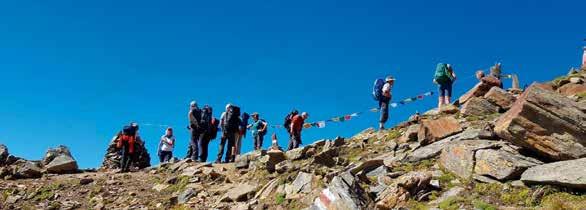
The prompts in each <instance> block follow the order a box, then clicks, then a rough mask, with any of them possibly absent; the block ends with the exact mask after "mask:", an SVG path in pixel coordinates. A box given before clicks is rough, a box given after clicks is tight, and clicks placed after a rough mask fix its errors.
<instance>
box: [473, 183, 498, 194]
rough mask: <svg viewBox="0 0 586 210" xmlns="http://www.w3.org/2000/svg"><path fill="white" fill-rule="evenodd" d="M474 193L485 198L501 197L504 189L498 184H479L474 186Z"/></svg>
mask: <svg viewBox="0 0 586 210" xmlns="http://www.w3.org/2000/svg"><path fill="white" fill-rule="evenodd" d="M474 192H476V193H478V194H479V195H484V196H494V195H500V194H501V193H502V192H503V187H502V185H501V184H498V183H478V184H476V185H474Z"/></svg>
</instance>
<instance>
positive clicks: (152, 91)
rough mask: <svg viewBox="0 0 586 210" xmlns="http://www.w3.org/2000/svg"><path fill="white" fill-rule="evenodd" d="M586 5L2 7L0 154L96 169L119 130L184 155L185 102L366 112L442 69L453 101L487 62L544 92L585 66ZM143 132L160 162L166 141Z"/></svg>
mask: <svg viewBox="0 0 586 210" xmlns="http://www.w3.org/2000/svg"><path fill="white" fill-rule="evenodd" d="M584 8H586V3H585V2H584V1H577V0H576V1H564V2H563V3H560V2H557V3H556V1H553V0H542V1H532V0H519V1H510V0H495V1H480V2H479V1H419V0H414V1H328V0H324V1H282V2H278V1H107V0H102V1H28V0H21V1H4V2H2V3H0V25H1V28H0V30H1V33H0V72H1V76H0V143H3V144H6V145H8V147H9V149H10V151H11V153H13V154H15V155H17V156H21V157H25V158H28V159H40V158H41V157H42V156H43V155H44V152H45V150H46V149H47V148H49V147H54V146H57V145H59V144H64V145H67V146H69V147H70V148H71V150H72V152H73V154H74V156H75V158H76V159H77V160H78V161H79V163H80V166H81V167H98V166H99V165H100V163H101V160H102V157H103V155H104V153H105V149H106V146H107V144H108V142H109V140H110V138H111V137H112V136H113V134H114V133H116V132H117V131H118V130H119V129H120V127H121V126H122V125H123V124H126V123H128V122H129V121H138V122H140V123H147V122H148V123H160V124H170V125H173V126H174V127H175V128H176V135H177V137H178V147H177V148H176V152H175V154H176V155H178V156H181V157H182V156H184V154H185V152H186V151H185V150H186V145H187V142H188V132H187V130H185V129H184V127H185V126H186V124H187V119H186V112H187V109H188V104H189V101H190V100H192V99H195V100H197V101H198V102H199V103H200V104H202V105H203V104H210V105H212V106H213V107H214V108H215V115H216V116H218V115H219V113H220V110H222V109H223V107H224V105H225V104H226V103H227V102H232V103H235V104H237V105H240V106H241V107H242V108H243V110H244V111H248V112H254V111H258V112H260V113H261V115H262V117H263V118H266V119H267V120H268V121H269V122H274V123H278V124H280V123H282V119H283V116H284V115H285V114H286V113H287V112H288V111H289V110H291V108H294V107H295V108H298V109H299V110H302V111H308V112H309V113H310V115H311V116H310V120H311V121H314V120H320V119H327V118H330V117H333V116H336V115H339V114H344V113H351V112H355V111H362V110H364V109H367V108H369V107H373V106H376V103H375V102H374V101H373V100H372V99H371V95H370V91H371V86H372V82H373V80H374V79H375V78H378V77H383V76H385V75H387V74H392V75H394V76H395V77H396V78H397V82H396V85H395V88H394V90H393V92H394V97H395V99H401V98H404V97H408V96H412V95H414V94H417V93H420V92H425V91H429V90H435V89H436V87H435V86H434V85H433V84H432V83H431V80H432V76H433V71H434V69H435V65H436V63H437V62H449V63H452V64H453V65H454V66H455V70H456V72H457V73H458V75H459V77H460V78H462V79H461V80H460V81H458V82H457V83H456V86H455V90H454V91H455V93H456V95H459V94H461V93H463V92H464V91H466V90H467V89H468V88H470V87H471V86H472V85H473V84H474V81H473V80H471V79H468V80H465V79H463V78H470V76H471V75H472V73H473V72H474V71H475V70H477V69H479V68H487V67H489V66H490V65H492V64H494V63H495V62H497V61H500V62H502V63H503V66H504V71H506V72H515V73H518V74H520V77H521V81H522V83H530V82H531V81H542V80H548V79H551V78H553V77H554V76H556V75H561V74H565V73H566V72H567V71H568V69H569V68H570V67H571V66H577V65H578V64H579V62H580V59H581V53H582V49H581V47H582V45H583V42H582V39H583V38H586V27H585V26H586V25H585V24H584V21H585V20H586V13H585V12H584V10H583V9H584ZM435 105H436V99H435V97H434V98H428V99H426V100H425V101H419V102H416V103H413V104H410V105H408V106H403V107H400V108H398V109H394V110H392V111H391V122H390V123H392V124H395V123H397V122H399V121H402V120H404V119H406V118H407V117H408V116H409V115H410V114H412V113H414V112H415V111H416V110H420V111H425V110H427V109H429V108H432V107H433V106H435ZM377 118H378V116H377V115H376V114H366V115H363V116H362V117H360V118H357V119H354V120H352V121H349V122H345V123H342V124H336V125H332V124H329V125H328V127H327V128H324V129H309V130H307V131H305V132H304V141H305V142H304V143H310V142H312V141H314V140H317V139H321V138H332V137H335V136H337V135H341V136H351V135H353V134H355V133H357V132H359V131H361V130H363V129H365V128H368V127H371V126H375V125H376V119H377ZM273 131H275V130H274V129H273V130H271V131H270V132H271V133H272V132H273ZM141 133H142V136H143V138H144V139H146V140H147V143H148V148H149V149H150V152H151V155H153V161H152V163H153V164H157V162H158V161H157V160H156V158H155V154H156V151H155V149H156V145H157V142H158V139H159V137H160V136H161V135H162V134H163V129H162V128H158V127H145V126H143V127H142V130H141ZM278 134H279V137H280V140H281V145H282V146H285V143H286V136H285V134H284V133H283V132H278ZM251 142H252V140H251V139H250V136H249V137H248V138H247V139H245V145H244V150H250V149H251V148H252V143H251ZM217 144H218V140H216V141H214V142H212V143H211V145H210V150H211V151H210V153H211V154H210V156H211V157H210V160H212V159H213V158H215V153H216V149H217ZM269 144H270V143H269V140H267V141H265V147H266V146H268V145H269Z"/></svg>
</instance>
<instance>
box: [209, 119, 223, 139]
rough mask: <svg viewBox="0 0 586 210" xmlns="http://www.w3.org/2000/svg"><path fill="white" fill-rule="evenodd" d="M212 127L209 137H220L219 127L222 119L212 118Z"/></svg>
mask: <svg viewBox="0 0 586 210" xmlns="http://www.w3.org/2000/svg"><path fill="white" fill-rule="evenodd" d="M210 125H211V128H210V129H209V138H210V140H211V139H215V138H216V137H218V127H219V126H220V121H219V120H218V119H216V118H212V122H211V124H210Z"/></svg>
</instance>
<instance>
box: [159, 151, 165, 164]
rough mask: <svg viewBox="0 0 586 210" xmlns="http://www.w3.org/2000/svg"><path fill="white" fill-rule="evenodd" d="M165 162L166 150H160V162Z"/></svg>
mask: <svg viewBox="0 0 586 210" xmlns="http://www.w3.org/2000/svg"><path fill="white" fill-rule="evenodd" d="M163 162H165V151H159V163H163Z"/></svg>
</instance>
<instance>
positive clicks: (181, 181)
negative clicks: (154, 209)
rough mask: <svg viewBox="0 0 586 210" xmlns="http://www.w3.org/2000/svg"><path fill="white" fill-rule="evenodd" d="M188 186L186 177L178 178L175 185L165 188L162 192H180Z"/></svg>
mask: <svg viewBox="0 0 586 210" xmlns="http://www.w3.org/2000/svg"><path fill="white" fill-rule="evenodd" d="M188 184H189V177H188V176H180V177H177V181H176V182H175V184H173V185H171V186H169V187H167V188H166V189H165V190H164V191H165V192H170V193H173V192H180V191H183V190H185V187H186V186H187V185H188Z"/></svg>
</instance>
